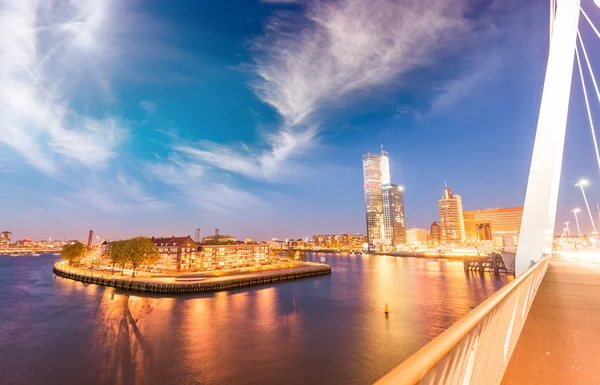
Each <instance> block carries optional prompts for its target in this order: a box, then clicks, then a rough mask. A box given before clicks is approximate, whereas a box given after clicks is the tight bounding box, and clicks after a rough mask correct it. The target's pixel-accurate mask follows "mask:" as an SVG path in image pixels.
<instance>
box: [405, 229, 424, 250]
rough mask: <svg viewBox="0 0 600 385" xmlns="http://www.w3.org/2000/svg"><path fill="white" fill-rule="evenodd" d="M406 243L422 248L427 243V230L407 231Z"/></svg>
mask: <svg viewBox="0 0 600 385" xmlns="http://www.w3.org/2000/svg"><path fill="white" fill-rule="evenodd" d="M406 243H408V244H410V245H414V246H421V245H425V244H426V243H427V230H426V229H420V228H416V227H413V228H412V229H408V230H406Z"/></svg>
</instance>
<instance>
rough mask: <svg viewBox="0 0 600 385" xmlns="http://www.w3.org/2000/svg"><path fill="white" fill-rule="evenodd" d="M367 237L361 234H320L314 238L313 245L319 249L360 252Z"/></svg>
mask: <svg viewBox="0 0 600 385" xmlns="http://www.w3.org/2000/svg"><path fill="white" fill-rule="evenodd" d="M365 242H366V237H365V236H364V235H360V234H355V235H353V234H318V235H313V236H312V242H311V245H312V246H314V247H315V248H317V249H340V250H360V249H362V247H363V244H364V243H365Z"/></svg>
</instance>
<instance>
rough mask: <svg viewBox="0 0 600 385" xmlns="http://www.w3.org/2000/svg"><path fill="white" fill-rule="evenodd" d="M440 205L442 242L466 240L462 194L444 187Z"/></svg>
mask: <svg viewBox="0 0 600 385" xmlns="http://www.w3.org/2000/svg"><path fill="white" fill-rule="evenodd" d="M438 204H439V207H440V227H441V230H442V234H441V235H442V236H441V238H442V243H461V242H464V241H465V240H466V234H465V220H464V217H463V210H462V199H461V198H460V195H455V194H452V190H451V189H449V188H448V187H445V188H444V196H443V197H442V199H440V200H439V202H438Z"/></svg>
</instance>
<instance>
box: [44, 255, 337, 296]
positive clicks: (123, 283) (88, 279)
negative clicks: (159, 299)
mask: <svg viewBox="0 0 600 385" xmlns="http://www.w3.org/2000/svg"><path fill="white" fill-rule="evenodd" d="M54 274H56V275H57V276H59V277H64V278H68V279H72V280H75V281H80V282H84V283H92V284H95V285H102V286H110V287H115V288H118V289H124V290H134V291H143V292H150V293H162V294H182V293H202V292H213V291H221V290H227V289H234V288H240V287H245V286H255V285H265V284H271V283H277V282H282V281H289V280H293V279H301V278H308V277H313V276H317V275H326V274H331V266H329V265H317V264H314V265H312V264H311V266H310V268H309V269H301V270H299V269H290V271H289V272H281V271H276V272H273V274H261V275H259V276H255V277H243V278H236V277H231V279H226V280H222V281H216V282H197V283H159V282H144V281H141V280H130V279H127V278H125V279H123V278H117V277H101V276H96V277H94V276H91V275H86V274H85V273H78V272H73V271H72V269H68V270H67V269H64V268H63V267H62V266H61V264H60V262H57V263H55V264H54Z"/></svg>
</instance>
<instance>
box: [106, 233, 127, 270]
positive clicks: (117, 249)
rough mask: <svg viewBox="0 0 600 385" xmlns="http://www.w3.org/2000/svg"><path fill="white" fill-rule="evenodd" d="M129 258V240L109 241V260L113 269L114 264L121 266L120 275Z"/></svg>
mask: <svg viewBox="0 0 600 385" xmlns="http://www.w3.org/2000/svg"><path fill="white" fill-rule="evenodd" d="M128 260H129V241H114V242H111V243H110V262H111V263H112V266H113V271H114V270H115V265H119V266H121V275H123V269H124V268H125V265H126V264H127V261H128Z"/></svg>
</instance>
